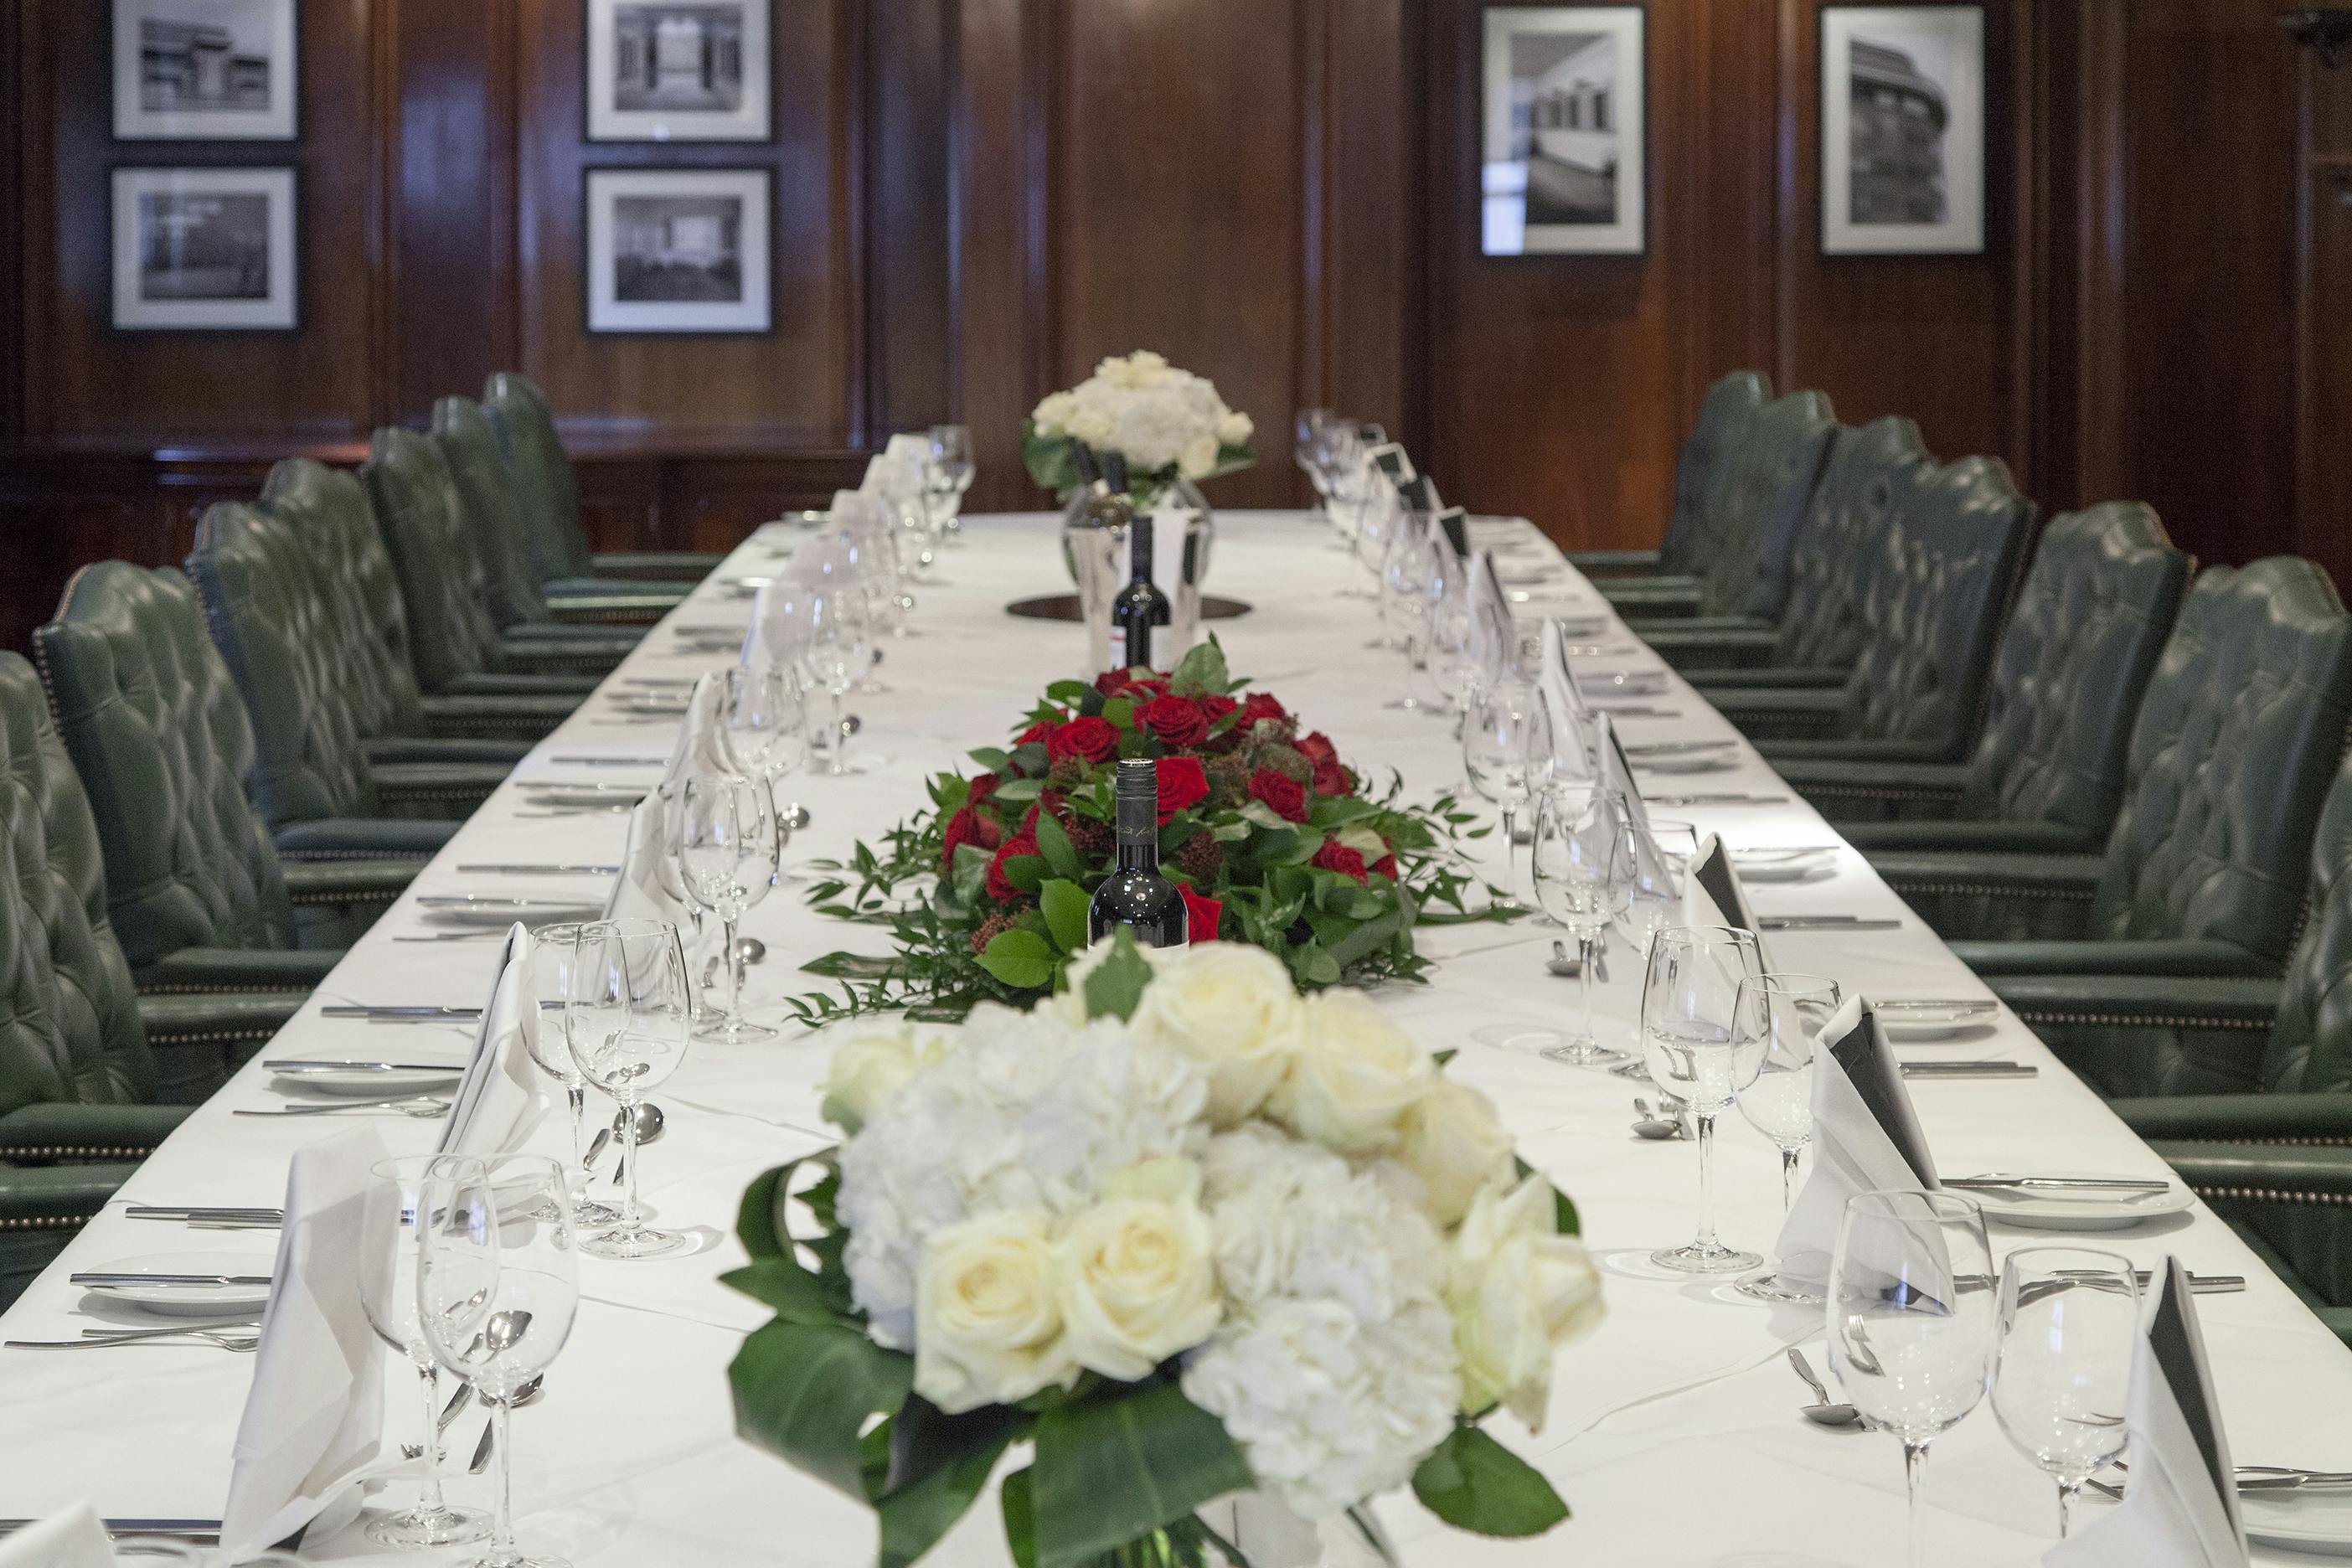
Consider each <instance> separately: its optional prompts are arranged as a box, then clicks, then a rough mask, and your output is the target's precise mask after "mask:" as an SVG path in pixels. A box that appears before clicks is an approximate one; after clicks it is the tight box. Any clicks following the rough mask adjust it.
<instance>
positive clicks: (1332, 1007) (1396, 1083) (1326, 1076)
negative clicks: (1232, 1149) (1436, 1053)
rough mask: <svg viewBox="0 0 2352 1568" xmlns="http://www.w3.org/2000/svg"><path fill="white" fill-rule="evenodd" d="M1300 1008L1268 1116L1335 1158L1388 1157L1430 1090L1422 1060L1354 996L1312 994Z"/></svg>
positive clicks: (1432, 1079)
mask: <svg viewBox="0 0 2352 1568" xmlns="http://www.w3.org/2000/svg"><path fill="white" fill-rule="evenodd" d="M1304 1009H1305V1016H1306V1030H1305V1033H1304V1036H1303V1037H1302V1038H1301V1040H1300V1042H1299V1049H1298V1059H1297V1061H1296V1062H1295V1063H1293V1064H1292V1066H1291V1069H1290V1075H1289V1076H1288V1077H1287V1078H1286V1079H1283V1081H1282V1083H1281V1085H1280V1086H1279V1087H1277V1088H1276V1089H1275V1091H1274V1093H1273V1095H1272V1096H1271V1097H1270V1098H1269V1100H1268V1101H1267V1107H1268V1110H1270V1111H1271V1112H1272V1114H1273V1115H1274V1116H1275V1117H1276V1119H1277V1120H1278V1121H1282V1122H1284V1123H1285V1124H1286V1125H1287V1126H1288V1127H1289V1128H1290V1130H1291V1131H1294V1132H1296V1133H1297V1134H1298V1135H1299V1136H1300V1137H1301V1138H1305V1139H1308V1140H1310V1141H1312V1142H1317V1143H1320V1144H1322V1145H1323V1146H1324V1147H1325V1148H1327V1149H1330V1150H1332V1151H1334V1152H1338V1153H1341V1154H1346V1155H1349V1156H1351V1157H1355V1156H1363V1155H1373V1154H1387V1153H1391V1152H1394V1151H1395V1149H1396V1147H1397V1145H1398V1142H1400V1140H1401V1137H1402V1122H1403V1120H1404V1114H1405V1112H1406V1111H1408V1110H1412V1108H1413V1107H1414V1106H1415V1105H1418V1104H1419V1103H1421V1101H1422V1100H1423V1098H1424V1097H1426V1096H1427V1095H1428V1093H1429V1092H1430V1090H1431V1089H1433V1087H1434V1086H1435V1084H1436V1079H1437V1075H1436V1069H1435V1068H1434V1067H1433V1065H1432V1064H1431V1062H1430V1059H1429V1057H1428V1055H1427V1054H1426V1053H1425V1052H1423V1050H1422V1048H1421V1047H1419V1046H1417V1045H1415V1044H1413V1042H1412V1037H1410V1036H1408V1035H1407V1034H1405V1032H1404V1031H1403V1030H1402V1029H1400V1028H1398V1027H1397V1026H1395V1025H1394V1024H1392V1023H1391V1022H1389V1020H1388V1019H1387V1018H1385V1017H1384V1016H1381V1012H1380V1009H1378V1008H1376V1007H1374V1006H1373V1005H1371V1004H1370V1002H1367V1001H1366V1000H1364V998H1363V997H1362V996H1360V995H1359V994H1356V993H1355V992H1352V991H1324V992H1319V993H1318V994H1315V995H1313V996H1310V997H1308V998H1307V1001H1306V1002H1305V1004H1304Z"/></svg>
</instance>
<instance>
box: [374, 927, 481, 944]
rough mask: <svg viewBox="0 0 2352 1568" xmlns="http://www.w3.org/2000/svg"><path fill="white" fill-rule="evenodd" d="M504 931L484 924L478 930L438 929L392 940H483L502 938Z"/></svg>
mask: <svg viewBox="0 0 2352 1568" xmlns="http://www.w3.org/2000/svg"><path fill="white" fill-rule="evenodd" d="M506 934H507V933H506V932H505V931H500V930H499V928H498V927H496V926H484V927H483V928H482V929H481V930H480V931H434V932H432V933H431V934H429V935H425V936H396V937H394V938H393V939H392V940H393V941H394V942H485V941H488V939H489V938H491V937H498V938H499V939H500V940H504V938H505V937H506Z"/></svg>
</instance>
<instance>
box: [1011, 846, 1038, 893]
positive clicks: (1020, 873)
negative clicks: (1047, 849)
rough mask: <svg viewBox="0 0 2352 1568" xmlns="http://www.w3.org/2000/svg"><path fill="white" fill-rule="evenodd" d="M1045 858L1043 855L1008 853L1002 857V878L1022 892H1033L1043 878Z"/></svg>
mask: <svg viewBox="0 0 2352 1568" xmlns="http://www.w3.org/2000/svg"><path fill="white" fill-rule="evenodd" d="M1047 869H1048V868H1047V867H1046V865H1045V857H1044V856H1043V855H1008V856H1006V857H1005V858H1004V879H1005V880H1006V881H1008V882H1010V883H1012V884H1013V886H1014V887H1016V888H1018V889H1021V890H1022V891H1023V892H1024V893H1034V892H1035V891H1036V890H1037V889H1038V888H1039V887H1040V886H1041V885H1042V884H1043V883H1044V882H1045V872H1046V870H1047Z"/></svg>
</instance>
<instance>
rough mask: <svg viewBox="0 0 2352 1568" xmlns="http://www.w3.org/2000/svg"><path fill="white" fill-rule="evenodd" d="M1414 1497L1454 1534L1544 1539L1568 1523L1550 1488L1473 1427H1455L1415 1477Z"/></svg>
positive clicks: (1564, 1507)
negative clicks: (1550, 1532) (1561, 1523)
mask: <svg viewBox="0 0 2352 1568" xmlns="http://www.w3.org/2000/svg"><path fill="white" fill-rule="evenodd" d="M1412 1491H1413V1495H1414V1496H1415V1497H1417V1498H1419V1499H1421V1500H1422V1504H1423V1507H1425V1508H1427V1509H1428V1510H1429V1511H1430V1512H1432V1513H1433V1514H1435V1515H1436V1516H1437V1517H1438V1518H1440V1519H1442V1520H1444V1521H1445V1522H1446V1523H1448V1524H1450V1525H1452V1526H1454V1528H1455V1529H1456V1530H1467V1531H1475V1533H1477V1534H1479V1535H1508V1536H1520V1535H1541V1534H1542V1533H1543V1532H1544V1531H1547V1530H1549V1529H1550V1528H1551V1527H1552V1526H1553V1525H1555V1524H1558V1523H1559V1521H1561V1520H1563V1519H1566V1518H1567V1517H1568V1505H1567V1504H1566V1503H1564V1502H1562V1501H1560V1500H1559V1493H1558V1492H1556V1491H1554V1490H1552V1488H1551V1483H1550V1482H1549V1481H1548V1480H1546V1479H1543V1477H1542V1475H1541V1474H1540V1473H1538V1471H1537V1470H1536V1468H1534V1467H1533V1466H1531V1465H1529V1464H1528V1462H1527V1461H1526V1460H1525V1459H1522V1458H1519V1457H1518V1456H1517V1454H1514V1453H1512V1452H1511V1451H1510V1450H1509V1449H1508V1448H1506V1447H1503V1446H1502V1445H1501V1444H1500V1443H1497V1442H1496V1441H1495V1439H1493V1438H1492V1437H1489V1436H1486V1433H1484V1432H1482V1431H1480V1430H1479V1429H1478V1428H1477V1427H1475V1426H1456V1427H1455V1428H1454V1435H1453V1436H1450V1437H1448V1438H1446V1439H1445V1441H1444V1442H1443V1443H1440V1444H1439V1445H1438V1446H1437V1447H1436V1448H1435V1449H1434V1450H1433V1451H1432V1452H1431V1454H1430V1456H1429V1458H1426V1459H1423V1461H1422V1462H1421V1468H1419V1469H1417V1470H1415V1471H1413V1473H1412Z"/></svg>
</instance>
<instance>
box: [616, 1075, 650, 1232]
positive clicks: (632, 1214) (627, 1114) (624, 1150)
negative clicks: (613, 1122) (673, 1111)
mask: <svg viewBox="0 0 2352 1568" xmlns="http://www.w3.org/2000/svg"><path fill="white" fill-rule="evenodd" d="M621 1161H622V1163H624V1164H625V1165H626V1166H628V1168H629V1175H628V1180H627V1181H626V1182H625V1184H623V1187H622V1193H623V1196H622V1198H621V1234H622V1235H624V1236H627V1235H630V1234H632V1233H634V1232H635V1231H637V1230H640V1229H642V1228H644V1226H645V1223H646V1222H645V1218H644V1216H643V1215H639V1214H638V1213H637V1102H636V1101H635V1100H622V1101H621Z"/></svg>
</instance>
